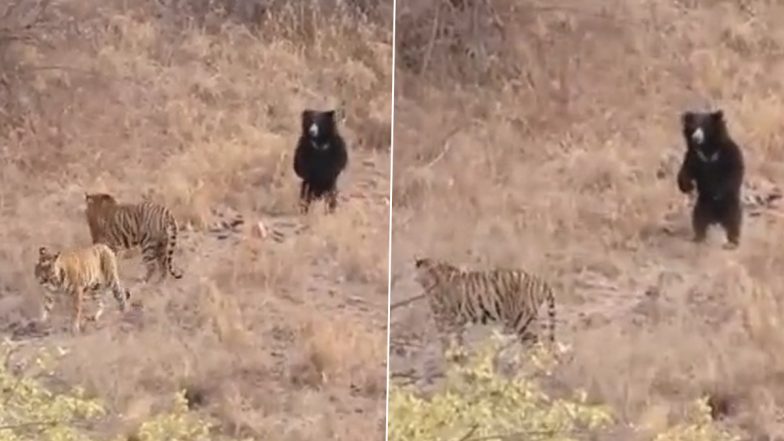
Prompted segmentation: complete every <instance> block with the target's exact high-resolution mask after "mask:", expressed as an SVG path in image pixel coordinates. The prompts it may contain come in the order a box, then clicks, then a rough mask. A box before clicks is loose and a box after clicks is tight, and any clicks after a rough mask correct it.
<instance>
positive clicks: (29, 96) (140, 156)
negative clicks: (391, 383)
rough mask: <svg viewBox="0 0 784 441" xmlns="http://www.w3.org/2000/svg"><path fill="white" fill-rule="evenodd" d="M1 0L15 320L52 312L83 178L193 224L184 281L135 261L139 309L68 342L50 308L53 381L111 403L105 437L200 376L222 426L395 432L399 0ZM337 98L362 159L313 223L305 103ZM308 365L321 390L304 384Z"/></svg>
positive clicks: (3, 296)
mask: <svg viewBox="0 0 784 441" xmlns="http://www.w3.org/2000/svg"><path fill="white" fill-rule="evenodd" d="M6 3H7V4H8V5H6V4H4V5H3V6H0V57H2V62H1V63H0V222H2V224H3V225H4V228H2V229H0V242H2V244H3V245H2V246H0V315H1V316H2V318H3V319H4V322H5V323H8V324H9V326H11V325H10V324H14V323H23V322H24V321H25V320H26V319H29V318H31V317H33V316H34V315H35V313H36V311H37V309H38V307H39V295H38V292H39V291H38V290H39V287H38V286H37V285H36V283H35V281H34V280H33V279H32V265H33V262H34V261H35V258H36V256H35V253H36V252H37V251H36V250H37V249H38V247H39V246H41V245H47V246H50V247H53V248H60V247H71V246H77V245H82V244H86V243H88V242H89V231H88V229H87V225H86V222H85V220H84V213H83V210H84V205H83V204H84V200H83V193H84V192H85V191H92V192H98V191H101V192H108V193H111V194H113V195H115V197H117V198H118V199H119V200H121V201H127V202H134V201H140V200H142V199H151V200H155V201H158V202H163V203H165V204H167V205H168V206H170V207H171V209H172V211H173V212H174V213H175V215H176V216H177V218H178V221H179V223H180V225H181V227H182V228H181V234H180V238H179V240H178V245H179V247H180V249H179V250H178V251H177V253H176V254H175V256H174V259H175V266H178V267H180V268H182V269H183V270H184V272H185V277H184V278H183V279H182V280H179V281H173V280H170V281H167V282H164V283H163V284H162V285H151V286H145V285H142V284H139V283H137V280H138V277H139V276H140V275H141V271H143V269H142V266H141V258H140V255H139V253H138V252H130V253H121V256H123V257H122V258H121V261H120V271H121V276H122V278H123V280H124V281H126V283H127V284H128V285H129V287H130V288H131V290H132V291H133V293H134V294H133V295H134V302H135V304H136V307H135V309H134V310H133V311H132V312H130V313H129V314H128V315H127V316H125V317H122V318H120V317H119V315H118V314H116V313H114V312H113V311H112V312H111V313H109V314H108V315H107V316H106V317H105V318H102V321H101V322H99V323H98V324H96V325H94V326H88V327H87V328H88V329H87V330H86V332H85V334H84V335H82V336H79V337H74V338H71V337H69V336H67V335H63V334H61V333H59V331H58V328H57V326H56V325H57V323H56V320H55V323H54V325H55V329H54V332H55V333H54V334H53V335H51V336H49V337H46V338H45V339H43V340H40V341H37V342H35V343H29V344H36V345H37V344H41V345H50V344H57V345H61V346H64V347H67V348H68V349H69V350H70V353H69V355H68V356H67V357H65V360H64V361H63V364H62V365H61V366H60V367H59V369H58V371H57V372H56V377H57V380H58V381H61V382H65V383H66V384H74V385H75V384H82V385H84V386H85V387H86V388H87V389H88V391H89V392H90V393H91V394H94V395H96V396H98V397H100V398H102V399H103V400H105V401H106V402H107V404H108V406H109V408H110V410H111V415H112V421H111V422H110V423H111V424H107V425H106V427H105V428H104V429H105V430H106V431H107V434H106V435H110V434H113V433H120V432H122V433H131V432H133V430H134V429H135V428H136V426H138V424H139V423H140V422H141V421H143V420H145V419H146V418H147V417H149V415H151V414H152V413H154V412H156V409H159V408H160V406H161V400H163V399H168V398H167V397H169V396H170V395H168V394H169V392H172V391H175V390H179V389H181V388H185V389H186V390H187V391H188V394H189V395H188V396H189V397H190V398H189V400H190V401H192V404H193V406H194V407H193V409H194V411H195V412H200V413H202V414H204V416H206V417H208V418H211V419H212V420H214V421H215V422H216V423H217V424H218V428H219V431H220V432H221V433H223V434H226V435H231V436H252V437H255V438H259V439H262V438H268V437H274V438H275V439H292V440H293V439H297V440H308V439H323V438H324V437H325V436H326V437H327V438H331V437H333V435H334V437H337V438H339V439H347V440H350V439H366V437H367V436H373V437H378V436H381V434H382V433H383V424H382V422H383V418H384V389H383V384H384V381H385V364H384V358H385V341H386V339H385V336H384V334H383V331H382V329H383V328H382V326H381V325H382V324H385V323H386V303H387V302H386V280H387V279H386V271H385V268H386V263H385V260H386V255H387V254H386V253H387V234H388V226H387V221H386V219H388V212H387V204H386V201H385V199H384V198H383V197H379V194H378V192H379V191H380V189H384V191H386V189H388V186H389V176H388V170H389V140H390V120H391V115H390V111H389V110H390V106H391V78H392V75H391V73H392V72H391V60H392V42H391V20H392V17H391V11H392V7H391V6H392V5H391V2H385V1H377V0H372V1H367V0H365V1H360V0H352V1H335V2H315V1H314V2H284V1H255V0H233V1H212V0H211V1H197V2H183V1H166V2H158V1H141V2H126V1H121V0H110V1H95V0H77V1H71V2H45V1H44V2H41V1H38V0H12V1H11V2H6ZM7 6H8V8H7V9H3V8H6V7H7ZM338 106H340V107H342V108H343V110H344V111H345V114H346V121H345V123H344V124H342V125H341V131H342V133H343V135H344V136H345V138H346V139H347V140H348V142H349V148H350V155H351V165H350V166H349V169H348V170H347V171H346V173H345V174H344V175H343V176H342V177H341V180H340V181H339V183H338V185H339V186H340V188H341V190H342V194H343V198H342V200H341V203H340V205H339V207H338V211H337V213H335V215H334V216H331V217H325V216H323V215H321V214H320V210H314V211H318V212H319V213H312V214H310V215H309V216H305V217H301V216H299V215H298V213H297V195H298V185H299V182H298V181H297V179H296V178H295V176H294V173H293V170H292V160H293V158H292V154H293V149H294V145H295V143H296V138H297V136H298V135H299V130H300V124H299V118H300V112H301V111H302V110H303V109H304V108H307V107H310V108H319V109H321V108H327V107H338ZM238 218H239V219H243V220H244V224H243V225H239V226H235V227H233V228H232V227H229V226H226V225H227V224H230V223H232V222H234V221H235V220H236V219H238ZM259 225H261V226H263V227H264V228H265V230H264V231H266V232H267V233H268V235H262V234H258V233H254V231H256V230H254V228H255V229H259V228H261V227H259ZM259 231H260V230H259ZM261 236H263V237H261ZM336 323H339V324H340V326H338V325H336ZM3 332H5V331H3ZM301 360H304V361H303V362H304V363H306V367H307V366H308V364H310V365H312V369H316V371H317V372H318V373H319V375H320V374H321V373H323V374H324V375H325V376H326V378H327V379H328V381H325V382H324V381H321V380H319V381H318V382H304V383H302V382H300V383H296V382H292V381H291V378H290V375H289V373H290V372H293V371H296V370H297V369H299V366H300V363H301ZM308 369H310V367H308ZM357 429H359V430H357ZM102 430H103V429H102Z"/></svg>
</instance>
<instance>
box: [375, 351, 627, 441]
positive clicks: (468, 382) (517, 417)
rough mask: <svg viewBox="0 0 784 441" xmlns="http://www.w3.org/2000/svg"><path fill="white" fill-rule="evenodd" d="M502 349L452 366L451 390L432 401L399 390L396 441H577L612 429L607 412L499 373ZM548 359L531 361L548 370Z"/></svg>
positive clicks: (393, 403)
mask: <svg viewBox="0 0 784 441" xmlns="http://www.w3.org/2000/svg"><path fill="white" fill-rule="evenodd" d="M499 344H500V343H496V344H491V345H488V346H487V347H485V348H483V349H481V350H480V351H479V352H478V354H477V355H476V356H473V357H468V360H467V362H466V363H465V364H464V365H458V364H457V363H453V364H451V365H450V366H449V368H448V370H447V375H446V381H445V385H444V387H443V389H442V390H440V391H439V392H437V393H436V394H435V395H433V396H432V397H430V398H422V397H419V396H418V395H417V394H416V393H415V392H414V391H412V390H410V389H408V388H403V387H399V386H396V385H393V386H392V388H391V390H390V402H389V423H390V426H389V438H390V441H428V440H460V439H468V438H482V437H489V436H497V435H511V434H520V436H521V439H531V438H535V439H551V440H570V439H576V437H575V436H573V435H574V434H576V432H578V431H583V432H584V431H590V430H597V429H600V428H602V427H606V426H608V425H609V424H611V423H612V416H611V413H610V411H609V409H608V408H606V407H604V406H596V405H590V404H587V403H586V402H585V394H581V396H579V397H577V398H575V399H573V400H564V399H552V398H550V397H548V396H547V394H546V393H545V392H544V391H543V390H542V388H541V387H540V386H539V385H538V384H537V383H536V382H535V381H533V380H531V379H530V378H529V377H528V376H527V375H525V374H522V373H520V374H517V375H513V376H503V375H499V374H497V373H496V370H495V368H494V367H493V366H494V359H495V358H496V357H495V354H496V353H497V352H498V349H499ZM543 354H546V353H544V352H541V351H536V352H535V353H534V354H533V356H532V357H530V360H531V361H536V363H535V364H536V365H537V366H540V367H542V365H543V364H544V363H545V362H547V361H548V360H547V359H544V360H543V359H542V357H541V356H542V355H543Z"/></svg>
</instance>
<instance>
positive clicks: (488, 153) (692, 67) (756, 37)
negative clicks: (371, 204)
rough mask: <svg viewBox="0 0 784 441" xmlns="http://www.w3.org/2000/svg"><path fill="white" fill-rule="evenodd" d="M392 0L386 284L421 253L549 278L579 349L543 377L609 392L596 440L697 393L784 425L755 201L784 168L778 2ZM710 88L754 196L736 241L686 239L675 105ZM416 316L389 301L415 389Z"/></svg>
mask: <svg viewBox="0 0 784 441" xmlns="http://www.w3.org/2000/svg"><path fill="white" fill-rule="evenodd" d="M397 7H398V13H399V16H400V19H399V21H398V27H397V40H396V48H397V51H398V52H397V56H396V59H397V60H399V61H400V64H398V66H397V73H396V92H395V93H396V98H395V100H396V101H395V108H396V110H395V125H396V127H395V144H396V149H395V170H394V178H393V179H394V194H393V197H394V205H393V208H394V216H393V219H394V225H393V238H394V239H393V261H392V268H393V274H392V280H393V287H392V301H393V302H396V301H400V300H403V299H406V298H409V297H410V296H414V295H416V294H418V293H420V292H421V291H420V290H419V289H418V287H417V286H416V284H415V283H414V282H413V281H412V280H411V275H412V273H413V257H414V256H415V255H418V256H422V255H431V256H433V257H436V258H445V259H449V260H451V261H453V262H454V263H456V264H459V265H466V266H472V267H491V266H503V267H510V266H511V267H524V268H526V269H528V270H531V271H535V272H537V273H538V274H542V275H543V276H546V278H547V279H548V280H549V281H551V282H552V284H553V286H554V288H555V289H556V292H557V295H558V303H559V304H558V320H559V323H558V326H557V328H556V329H557V330H556V332H557V336H558V338H559V340H561V342H563V343H566V344H568V345H570V346H571V347H572V348H573V352H572V353H571V354H570V356H569V357H565V358H564V359H563V360H562V362H561V363H559V365H558V366H557V367H556V368H555V369H554V371H553V377H552V379H551V380H549V381H547V382H545V383H543V384H542V388H543V390H544V391H545V392H546V393H548V394H551V396H556V397H561V396H563V395H562V394H563V393H565V392H569V391H573V390H578V389H584V390H585V391H586V393H587V394H588V401H589V402H591V403H603V404H606V405H607V406H609V407H610V408H611V409H612V411H613V415H614V416H615V419H614V422H613V425H614V426H615V427H613V428H611V430H608V431H607V432H604V433H602V434H600V435H599V439H608V440H610V439H630V440H635V439H650V438H651V437H654V436H656V434H663V433H667V431H668V430H675V431H676V432H677V430H678V429H673V427H679V424H683V426H682V427H690V426H689V422H690V421H691V419H690V418H691V414H692V410H691V409H692V407H693V406H692V403H694V402H695V401H696V400H706V401H705V403H707V404H705V405H707V406H709V408H710V412H709V413H710V419H711V420H712V426H713V427H719V428H726V429H727V430H729V431H730V432H731V433H735V434H738V435H739V436H741V437H742V438H743V439H766V438H765V437H767V438H768V439H773V438H775V437H777V436H779V437H780V436H782V435H784V428H783V427H784V426H782V425H781V415H780V409H781V403H782V400H784V389H782V387H781V383H780V382H779V381H778V380H777V378H779V377H780V373H781V371H782V368H784V364H782V359H781V357H780V356H779V355H778V354H781V353H782V348H783V347H784V346H782V343H783V342H784V340H782V338H781V336H782V335H784V333H782V328H781V317H782V314H783V312H784V309H783V308H782V306H783V305H782V302H781V300H780V298H781V295H780V294H781V292H780V288H779V287H780V286H784V284H782V282H784V279H782V277H784V275H782V272H781V271H780V270H779V269H778V268H780V267H781V266H782V264H784V262H782V254H781V252H779V251H778V250H777V249H778V248H780V245H779V242H778V241H779V239H781V238H782V237H784V226H782V224H781V211H780V209H779V208H777V207H775V206H766V205H764V204H759V203H757V202H755V201H754V200H753V199H754V198H755V197H756V196H762V198H761V199H765V197H766V196H767V194H768V193H770V192H773V191H774V190H775V187H776V186H777V185H778V183H779V182H780V181H781V179H782V177H784V149H782V147H781V146H782V142H783V141H784V136H783V134H784V121H783V120H782V119H781V117H780V116H781V113H782V111H784V102H783V101H782V99H781V97H780V94H779V93H778V92H777V91H779V90H782V88H784V83H782V81H783V80H782V76H781V75H779V73H780V72H781V70H782V69H784V61H783V60H784V59H782V57H781V53H782V50H784V33H782V27H781V23H782V21H781V20H782V17H784V15H783V13H784V6H783V5H782V4H781V3H779V2H771V1H765V0H752V1H743V2H736V1H721V2H710V1H665V0H633V1H629V0H610V1H590V0H556V1H548V2H540V1H529V0H525V1H516V0H508V1H507V0H497V1H492V2H487V1H472V0H463V1H414V0H398V5H397ZM706 105H709V106H710V107H720V108H722V109H723V110H724V111H725V115H726V116H727V120H728V124H729V129H730V131H731V133H732V134H733V136H734V137H735V139H736V141H738V143H739V144H740V145H741V147H742V148H743V149H744V153H745V155H746V158H747V185H746V187H745V188H744V203H745V204H746V207H747V209H748V212H749V213H751V212H752V211H755V212H757V213H758V214H759V215H758V216H754V217H753V216H748V217H747V218H746V220H745V224H744V242H743V244H742V245H741V247H740V249H738V250H737V251H735V252H727V251H725V250H722V249H721V242H722V240H723V237H722V235H721V232H720V230H719V231H718V232H717V231H715V230H711V231H710V232H709V240H708V243H706V244H705V245H704V246H699V247H698V246H695V245H694V244H693V243H691V241H690V236H691V228H690V225H689V217H690V208H689V206H690V204H689V202H688V200H687V198H686V197H685V196H683V195H681V194H680V193H679V192H678V189H677V185H676V182H675V173H676V172H677V168H678V165H679V162H680V159H681V158H682V154H683V151H684V150H683V149H684V145H683V140H682V138H681V133H680V127H679V119H678V118H679V115H680V113H681V112H682V111H684V110H686V109H696V110H700V109H702V107H703V106H706ZM429 320H430V318H429V316H428V312H427V307H426V305H425V304H424V303H422V302H420V303H413V304H411V305H410V306H406V307H404V308H399V309H396V310H393V316H392V335H391V340H392V342H393V348H392V351H391V354H392V356H391V357H392V358H391V359H390V365H391V369H392V372H393V374H395V375H396V376H398V377H409V378H410V379H411V380H412V381H414V386H412V387H416V388H417V389H421V390H424V391H430V390H431V389H435V390H437V391H438V390H444V387H446V386H444V385H443V384H441V381H440V380H438V378H439V377H438V376H437V375H436V373H437V372H438V371H439V369H437V368H436V367H437V365H436V367H433V363H432V361H433V360H436V361H438V360H440V354H438V352H437V351H436V348H438V345H437V344H435V343H433V342H434V341H435V339H434V331H433V330H432V329H431V327H432V324H431V322H430V321H429ZM474 332H479V331H476V330H475V331H471V333H469V335H473V336H474V338H473V340H472V338H469V341H474V340H475V337H476V334H474ZM479 334H481V332H479ZM419 343H421V344H422V345H424V346H421V345H420V344H419ZM412 369H414V372H413V373H412V372H411V370H412ZM567 396H568V395H567ZM700 415H702V416H701V417H700V418H703V417H704V415H705V414H704V413H700ZM395 418H396V416H395V414H394V413H393V414H391V415H390V419H392V424H393V425H394V424H397V423H395V422H394V419H395ZM706 418H707V417H706ZM632 426H634V427H638V428H641V429H640V430H639V431H637V432H635V433H631V434H624V436H620V438H615V436H617V435H616V434H617V430H622V429H623V428H628V427H632ZM642 428H644V429H642ZM510 430H512V429H510ZM689 430H692V429H684V432H682V433H681V435H682V437H681V438H678V437H677V436H675V435H673V436H675V439H689V438H688V436H687V435H685V434H687V433H689ZM706 430H708V429H706ZM676 432H670V433H671V434H672V433H676ZM661 436H662V437H664V436H665V435H661ZM459 438H460V436H459V435H458V436H457V437H456V438H455V439H459ZM698 438H699V437H698Z"/></svg>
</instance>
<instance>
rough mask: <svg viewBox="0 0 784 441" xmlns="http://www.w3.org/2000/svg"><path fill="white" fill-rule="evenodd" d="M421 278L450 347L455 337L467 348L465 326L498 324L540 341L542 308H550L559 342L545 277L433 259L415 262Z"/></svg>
mask: <svg viewBox="0 0 784 441" xmlns="http://www.w3.org/2000/svg"><path fill="white" fill-rule="evenodd" d="M415 267H416V270H415V280H416V281H417V283H419V285H420V286H421V287H422V288H423V289H424V291H425V294H424V295H425V296H426V297H427V299H428V303H429V305H430V311H431V313H432V315H433V318H434V321H435V325H436V330H437V331H438V333H439V334H440V338H441V342H442V345H443V346H444V349H448V348H449V347H450V343H451V340H452V336H455V334H456V337H457V343H458V344H459V345H460V346H462V345H463V344H464V341H463V332H464V331H465V325H466V324H468V323H469V322H470V323H482V324H487V323H488V322H495V323H500V324H502V325H504V327H505V329H506V330H507V331H511V332H513V333H515V334H516V335H517V337H518V338H519V339H520V341H521V342H522V343H523V344H525V343H526V342H533V343H536V342H538V341H539V336H538V332H532V331H531V324H538V315H539V308H540V306H541V305H542V303H546V304H547V312H548V316H549V317H548V318H549V320H548V321H549V323H548V325H549V326H545V329H546V330H547V332H548V334H549V335H548V337H549V338H548V340H549V343H550V344H554V343H555V296H554V294H553V290H552V288H551V287H550V285H549V284H548V283H547V282H545V281H544V280H543V279H542V278H540V277H538V276H536V275H533V274H530V273H529V272H527V271H524V270H519V269H493V270H484V271H482V270H464V269H460V268H458V267H456V266H454V265H452V264H449V263H446V262H443V261H438V260H435V259H431V258H426V257H425V258H415Z"/></svg>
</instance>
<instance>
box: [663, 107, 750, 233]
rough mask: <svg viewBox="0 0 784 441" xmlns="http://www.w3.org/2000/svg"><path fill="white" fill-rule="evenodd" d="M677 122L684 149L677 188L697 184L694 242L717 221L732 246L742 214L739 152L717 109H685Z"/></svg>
mask: <svg viewBox="0 0 784 441" xmlns="http://www.w3.org/2000/svg"><path fill="white" fill-rule="evenodd" d="M681 124H682V129H683V137H684V138H685V140H686V145H687V149H686V154H685V156H684V158H683V164H682V165H681V168H680V171H679V172H678V188H679V189H680V191H682V192H683V193H690V192H691V191H692V190H693V189H694V183H695V182H696V184H697V203H696V204H695V205H694V211H693V212H692V228H693V229H694V241H695V242H702V241H703V240H704V239H705V235H706V232H707V229H708V226H710V225H711V224H719V225H721V226H722V227H724V230H725V232H726V234H727V241H728V244H727V246H728V247H730V248H733V247H736V246H738V244H739V241H740V230H741V223H742V217H743V213H742V208H741V185H742V184H743V174H744V161H743V153H742V152H741V150H740V148H739V147H738V145H737V144H735V142H734V141H733V140H732V138H730V136H729V134H728V133H727V124H726V121H725V120H724V112H722V111H721V110H716V111H714V112H685V113H683V115H681Z"/></svg>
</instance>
